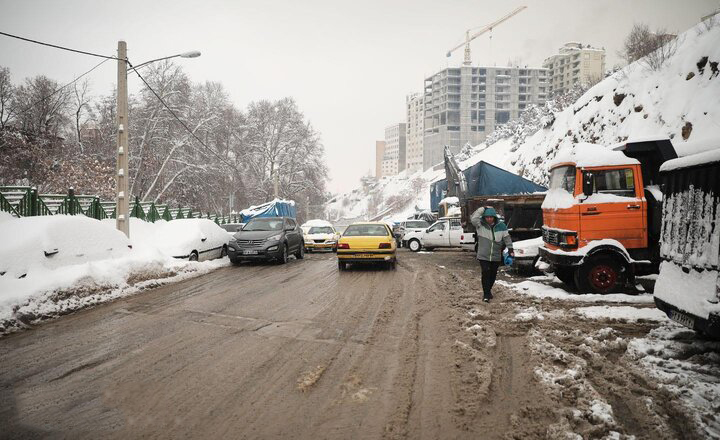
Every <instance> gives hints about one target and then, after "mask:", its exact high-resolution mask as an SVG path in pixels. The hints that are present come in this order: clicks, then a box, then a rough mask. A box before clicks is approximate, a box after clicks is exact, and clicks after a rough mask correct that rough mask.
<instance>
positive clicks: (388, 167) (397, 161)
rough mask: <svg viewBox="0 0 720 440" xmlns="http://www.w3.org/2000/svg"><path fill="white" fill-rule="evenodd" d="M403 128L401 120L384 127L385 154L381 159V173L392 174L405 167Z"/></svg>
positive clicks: (404, 127)
mask: <svg viewBox="0 0 720 440" xmlns="http://www.w3.org/2000/svg"><path fill="white" fill-rule="evenodd" d="M405 129H406V124H405V123H404V122H401V123H399V124H393V125H391V126H389V127H387V128H385V155H384V156H383V161H382V175H383V176H394V175H395V174H397V173H399V172H400V171H403V170H404V169H405V146H406V145H405V139H406V138H405V136H406V134H405Z"/></svg>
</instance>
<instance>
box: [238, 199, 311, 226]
mask: <svg viewBox="0 0 720 440" xmlns="http://www.w3.org/2000/svg"><path fill="white" fill-rule="evenodd" d="M240 215H241V216H242V220H241V221H242V223H247V222H248V221H249V220H250V219H251V218H257V217H291V218H295V217H296V216H297V210H296V209H295V202H294V201H293V200H279V199H275V200H273V201H271V202H267V203H263V204H262V205H257V206H251V207H250V208H248V209H243V210H242V211H241V212H240Z"/></svg>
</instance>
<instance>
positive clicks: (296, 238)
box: [228, 217, 305, 264]
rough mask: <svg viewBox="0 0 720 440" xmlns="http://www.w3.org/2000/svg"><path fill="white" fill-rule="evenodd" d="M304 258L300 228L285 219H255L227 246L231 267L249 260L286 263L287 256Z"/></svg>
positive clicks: (303, 244)
mask: <svg viewBox="0 0 720 440" xmlns="http://www.w3.org/2000/svg"><path fill="white" fill-rule="evenodd" d="M290 255H295V257H296V258H297V259H302V258H304V257H305V243H304V242H303V233H302V229H300V227H299V226H298V224H297V222H296V221H295V219H292V218H289V217H258V218H254V219H252V220H250V221H249V222H247V224H245V226H243V228H242V229H241V230H240V231H238V232H237V233H236V234H235V236H234V237H233V239H232V240H230V244H229V246H228V256H229V257H230V261H232V262H233V263H234V264H239V263H241V262H243V261H251V260H266V261H267V260H276V261H278V262H280V263H283V264H284V263H287V261H288V257H289V256H290Z"/></svg>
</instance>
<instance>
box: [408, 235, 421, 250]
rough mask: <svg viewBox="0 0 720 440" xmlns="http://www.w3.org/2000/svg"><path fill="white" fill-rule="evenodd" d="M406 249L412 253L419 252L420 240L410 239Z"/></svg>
mask: <svg viewBox="0 0 720 440" xmlns="http://www.w3.org/2000/svg"><path fill="white" fill-rule="evenodd" d="M408 249H410V250H411V251H413V252H420V249H422V245H421V244H420V240H418V239H417V238H412V239H410V241H408Z"/></svg>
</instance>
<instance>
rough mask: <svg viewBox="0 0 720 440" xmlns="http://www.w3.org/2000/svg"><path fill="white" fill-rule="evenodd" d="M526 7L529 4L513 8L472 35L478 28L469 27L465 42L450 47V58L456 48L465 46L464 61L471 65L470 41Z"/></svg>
mask: <svg viewBox="0 0 720 440" xmlns="http://www.w3.org/2000/svg"><path fill="white" fill-rule="evenodd" d="M526 8H527V6H520V7H519V8H517V9H515V10H513V11H512V12H510V13H509V14H507V15H505V16H504V17H502V18H501V19H499V20H496V21H494V22H492V23H490V24H489V25H487V26H484V27H482V28H481V29H480V30H478V31H477V32H475V33H474V34H472V35H470V33H471V32H473V31H474V30H475V29H477V28H473V29H468V30H467V31H465V41H464V42H463V43H460V44H458V45H457V46H455V47H453V48H452V49H450V50H449V51H448V53H447V56H448V58H450V56H451V55H452V53H453V52H455V51H456V50H458V49H460V48H461V47H463V46H465V61H463V64H464V65H466V66H469V65H470V64H471V63H472V60H471V57H470V42H471V41H473V40H474V39H476V38H477V37H479V36H481V35H483V34H485V33H487V32H492V30H493V29H494V28H495V27H497V26H498V25H499V24H500V23H503V22H505V21H507V20H509V19H510V18H512V17H514V16H515V15H517V14H519V13H520V12H522V11H523V10H524V9H526Z"/></svg>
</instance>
